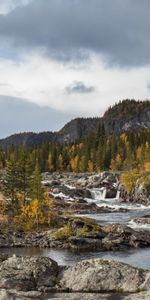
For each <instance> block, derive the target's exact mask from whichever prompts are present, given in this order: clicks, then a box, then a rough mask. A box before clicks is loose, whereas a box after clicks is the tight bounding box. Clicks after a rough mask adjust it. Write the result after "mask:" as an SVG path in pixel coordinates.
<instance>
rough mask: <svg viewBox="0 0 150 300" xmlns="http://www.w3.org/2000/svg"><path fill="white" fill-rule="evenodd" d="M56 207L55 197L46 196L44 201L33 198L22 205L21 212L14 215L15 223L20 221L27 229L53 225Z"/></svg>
mask: <svg viewBox="0 0 150 300" xmlns="http://www.w3.org/2000/svg"><path fill="white" fill-rule="evenodd" d="M54 208H55V201H54V199H53V198H49V197H45V199H43V200H42V201H41V200H39V199H33V200H32V201H30V202H29V203H28V204H26V205H23V206H22V207H21V209H20V212H21V213H20V215H17V216H15V217H14V223H16V224H18V223H20V225H22V226H23V227H24V229H25V230H32V229H34V227H36V228H38V227H39V226H40V225H42V226H43V225H45V226H49V225H52V224H53V223H54V219H55V217H56V212H55V209H54Z"/></svg>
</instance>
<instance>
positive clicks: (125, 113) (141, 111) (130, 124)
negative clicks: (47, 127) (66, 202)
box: [0, 100, 150, 149]
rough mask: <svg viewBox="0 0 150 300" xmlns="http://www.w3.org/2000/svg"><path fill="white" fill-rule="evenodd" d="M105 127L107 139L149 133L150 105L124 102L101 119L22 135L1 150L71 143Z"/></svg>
mask: <svg viewBox="0 0 150 300" xmlns="http://www.w3.org/2000/svg"><path fill="white" fill-rule="evenodd" d="M99 124H100V125H104V127H105V131H106V134H107V135H112V134H115V135H119V134H120V133H122V132H125V131H128V130H131V131H138V130H143V129H150V101H148V100H147V101H135V100H124V101H122V102H119V103H118V104H115V105H114V106H113V107H110V108H109V109H108V110H107V111H106V112H105V114H104V116H103V117H101V118H77V119H74V120H72V121H70V122H69V123H67V124H66V125H65V126H64V127H63V128H62V129H61V130H60V131H58V132H54V133H52V132H42V133H33V132H30V133H21V134H15V135H12V136H10V137H8V138H5V139H2V140H0V148H3V149H6V148H10V147H11V146H15V147H18V146H20V145H25V146H27V147H33V146H40V145H41V144H42V143H44V142H52V141H56V142H60V143H64V142H68V143H70V142H74V141H76V140H79V139H80V138H82V137H83V136H85V134H86V133H87V132H89V131H95V130H96V128H97V127H98V126H99Z"/></svg>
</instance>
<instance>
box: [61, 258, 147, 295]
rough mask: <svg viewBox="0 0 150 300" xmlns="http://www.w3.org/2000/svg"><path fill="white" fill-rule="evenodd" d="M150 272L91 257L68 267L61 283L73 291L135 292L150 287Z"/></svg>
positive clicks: (63, 273) (62, 275)
mask: <svg viewBox="0 0 150 300" xmlns="http://www.w3.org/2000/svg"><path fill="white" fill-rule="evenodd" d="M149 278H150V272H148V271H146V270H142V269H138V268H135V267H132V266H130V265H128V264H124V263H121V262H116V261H112V260H101V259H91V260H85V261H81V262H79V263H78V264H76V265H75V266H72V267H68V268H66V269H65V270H64V271H63V272H62V274H61V279H60V283H59V285H60V286H61V287H63V288H67V289H69V290H70V291H71V292H104V291H105V292H112V291H123V292H135V291H136V290H138V289H140V288H142V289H143V288H144V289H150V282H149Z"/></svg>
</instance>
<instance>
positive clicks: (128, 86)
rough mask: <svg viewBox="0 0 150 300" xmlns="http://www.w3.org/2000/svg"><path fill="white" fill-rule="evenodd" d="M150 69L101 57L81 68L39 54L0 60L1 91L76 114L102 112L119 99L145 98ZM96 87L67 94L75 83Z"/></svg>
mask: <svg viewBox="0 0 150 300" xmlns="http://www.w3.org/2000/svg"><path fill="white" fill-rule="evenodd" d="M149 78H150V68H148V67H143V68H142V67H141V68H132V69H119V68H108V67H106V66H105V65H104V63H102V60H100V59H99V58H98V57H96V56H95V57H93V58H92V59H91V61H90V62H88V63H84V64H80V66H79V65H78V67H76V65H73V64H72V65H71V64H69V65H68V64H63V63H60V62H54V61H52V60H49V59H48V58H45V57H42V56H39V55H30V56H26V58H25V59H24V60H23V61H20V62H17V63H16V62H14V61H7V60H5V61H4V60H2V61H1V62H0V94H1V95H8V96H13V97H20V98H22V99H28V100H29V101H31V100H32V101H33V102H35V103H38V104H40V105H48V106H50V107H52V108H54V109H59V110H62V111H68V112H73V113H74V114H75V115H76V116H90V115H91V116H92V115H96V116H97V115H100V114H102V113H103V112H104V111H105V109H106V108H107V107H108V106H109V105H111V104H113V103H114V102H115V101H116V102H117V101H118V100H120V99H121V100H122V99H125V98H135V99H145V98H148V97H149V94H150V90H149V89H148V87H147V85H148V83H149ZM75 81H78V82H80V81H81V82H84V84H85V85H86V86H93V87H94V88H95V89H94V91H93V93H89V94H88V93H85V94H84V93H81V94H80V93H76V94H66V92H65V88H66V86H69V85H71V84H72V82H75Z"/></svg>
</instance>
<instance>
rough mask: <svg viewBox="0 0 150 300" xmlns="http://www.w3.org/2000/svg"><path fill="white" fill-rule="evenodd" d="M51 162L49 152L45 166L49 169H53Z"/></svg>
mask: <svg viewBox="0 0 150 300" xmlns="http://www.w3.org/2000/svg"><path fill="white" fill-rule="evenodd" d="M53 167H54V166H53V163H52V154H51V152H50V153H49V154H48V159H47V168H48V170H49V171H52V170H53Z"/></svg>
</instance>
